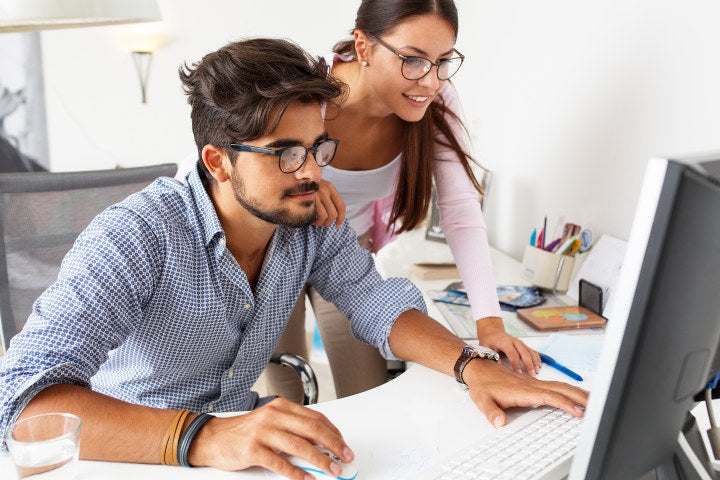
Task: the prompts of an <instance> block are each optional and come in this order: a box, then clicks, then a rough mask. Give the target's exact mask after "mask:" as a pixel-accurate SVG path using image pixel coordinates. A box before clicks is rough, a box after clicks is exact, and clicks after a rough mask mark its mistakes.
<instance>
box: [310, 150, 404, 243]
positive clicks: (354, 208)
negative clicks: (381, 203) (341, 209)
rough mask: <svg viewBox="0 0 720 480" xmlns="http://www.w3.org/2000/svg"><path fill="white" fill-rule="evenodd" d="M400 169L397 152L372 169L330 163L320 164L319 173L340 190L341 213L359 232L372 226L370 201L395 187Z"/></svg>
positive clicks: (378, 198) (391, 191)
mask: <svg viewBox="0 0 720 480" xmlns="http://www.w3.org/2000/svg"><path fill="white" fill-rule="evenodd" d="M399 171H400V155H398V156H397V157H395V159H394V160H393V161H392V162H390V163H388V164H387V165H383V166H382V167H380V168H376V169H373V170H340V169H339V168H334V167H333V166H332V164H330V165H328V166H326V167H323V169H322V177H323V180H327V181H328V182H330V183H332V184H333V185H334V186H335V188H336V189H337V191H338V192H342V199H343V201H344V202H345V208H346V211H345V216H346V217H347V219H348V222H350V226H351V227H352V228H353V230H355V232H356V233H357V234H358V235H361V234H363V233H365V232H367V231H368V230H370V228H371V227H372V226H373V213H374V210H373V205H374V204H373V202H374V201H375V200H380V199H381V198H385V197H387V196H389V195H390V194H391V193H393V192H394V191H395V185H396V184H397V175H398V172H399Z"/></svg>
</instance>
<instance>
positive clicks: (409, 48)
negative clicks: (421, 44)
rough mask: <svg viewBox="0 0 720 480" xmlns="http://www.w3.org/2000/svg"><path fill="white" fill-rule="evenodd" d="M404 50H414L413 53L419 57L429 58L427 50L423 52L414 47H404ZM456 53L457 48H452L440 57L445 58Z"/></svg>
mask: <svg viewBox="0 0 720 480" xmlns="http://www.w3.org/2000/svg"><path fill="white" fill-rule="evenodd" d="M403 48H406V49H408V50H412V51H413V52H415V53H417V54H418V55H422V56H424V57H427V56H428V53H427V52H426V51H425V50H423V49H422V48H417V47H413V46H412V45H406V46H405V47H403ZM454 51H455V47H453V48H451V49H450V50H448V51H447V52H445V53H441V54H440V57H444V56H445V55H451V54H452V53H453V52H454Z"/></svg>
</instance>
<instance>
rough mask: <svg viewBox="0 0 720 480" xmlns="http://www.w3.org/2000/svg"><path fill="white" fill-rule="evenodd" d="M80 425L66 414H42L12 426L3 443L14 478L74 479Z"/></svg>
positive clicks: (75, 419)
mask: <svg viewBox="0 0 720 480" xmlns="http://www.w3.org/2000/svg"><path fill="white" fill-rule="evenodd" d="M81 425H82V421H81V420H80V418H79V417H77V416H75V415H72V414H70V413H45V414H42V415H36V416H34V417H28V418H26V419H24V420H20V421H19V422H17V423H15V424H14V425H12V426H11V427H10V428H9V429H8V432H7V434H6V441H7V446H8V450H10V456H11V457H12V460H13V463H14V464H15V470H16V472H17V476H18V478H25V477H29V476H30V475H33V479H35V478H37V479H38V480H41V479H42V480H45V479H47V480H50V479H53V480H54V479H62V480H66V479H72V478H75V473H76V468H77V459H78V453H79V451H80V426H81Z"/></svg>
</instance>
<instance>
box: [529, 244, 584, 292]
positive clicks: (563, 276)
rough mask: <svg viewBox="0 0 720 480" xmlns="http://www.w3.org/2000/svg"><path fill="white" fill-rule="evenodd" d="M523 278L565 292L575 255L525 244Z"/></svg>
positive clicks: (538, 285) (540, 285)
mask: <svg viewBox="0 0 720 480" xmlns="http://www.w3.org/2000/svg"><path fill="white" fill-rule="evenodd" d="M522 264H523V272H522V275H523V278H525V280H527V281H529V282H531V283H532V284H533V285H535V286H536V287H540V288H545V289H548V290H552V291H553V292H556V291H558V292H565V291H567V289H568V287H569V286H570V274H571V273H572V269H573V266H574V265H575V257H569V256H567V255H559V254H557V253H551V252H547V251H545V250H543V249H541V248H536V247H533V246H531V245H527V246H525V254H524V255H523V260H522Z"/></svg>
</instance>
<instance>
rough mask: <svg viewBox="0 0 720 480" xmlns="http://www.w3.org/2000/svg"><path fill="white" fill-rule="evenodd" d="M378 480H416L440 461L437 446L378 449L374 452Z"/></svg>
mask: <svg viewBox="0 0 720 480" xmlns="http://www.w3.org/2000/svg"><path fill="white" fill-rule="evenodd" d="M373 460H374V461H375V476H374V477H373V478H375V479H377V480H403V479H409V478H414V477H415V476H416V475H417V474H418V473H419V472H421V471H422V470H424V469H426V468H429V467H431V466H432V465H434V464H435V463H436V462H437V461H438V448H437V445H421V446H415V447H400V448H378V449H375V450H373Z"/></svg>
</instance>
